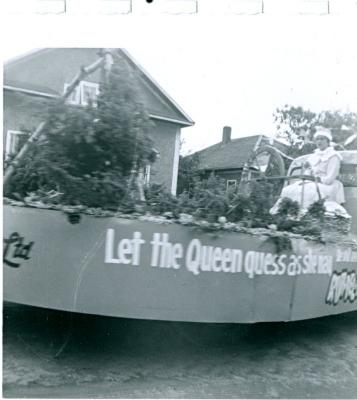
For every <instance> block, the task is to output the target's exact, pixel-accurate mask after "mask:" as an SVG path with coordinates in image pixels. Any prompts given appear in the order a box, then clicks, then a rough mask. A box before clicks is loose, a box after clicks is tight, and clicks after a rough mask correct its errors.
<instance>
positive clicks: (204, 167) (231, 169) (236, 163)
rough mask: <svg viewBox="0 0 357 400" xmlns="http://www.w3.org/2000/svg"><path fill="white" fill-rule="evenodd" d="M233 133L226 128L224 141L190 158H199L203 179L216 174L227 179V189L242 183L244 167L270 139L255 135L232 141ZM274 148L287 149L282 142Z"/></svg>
mask: <svg viewBox="0 0 357 400" xmlns="http://www.w3.org/2000/svg"><path fill="white" fill-rule="evenodd" d="M231 133H232V129H231V127H229V126H225V127H224V128H223V132H222V140H221V141H220V142H219V143H216V144H214V145H212V146H210V147H207V148H205V149H203V150H200V151H198V152H196V153H194V154H192V155H190V156H188V157H193V156H196V157H197V160H198V164H197V168H198V170H199V171H200V175H201V176H202V177H203V178H207V177H208V176H209V175H210V174H212V173H214V174H215V175H216V176H219V177H221V178H223V179H225V181H226V184H227V187H230V186H234V187H236V186H237V185H238V183H239V181H240V178H241V175H242V171H243V168H244V165H245V164H246V163H247V161H248V159H249V158H250V156H251V155H252V153H253V152H254V151H255V150H256V149H258V147H260V146H263V145H266V144H269V138H268V137H266V136H264V135H254V136H247V137H242V138H238V139H232V138H231ZM274 146H275V147H278V148H279V149H280V150H282V151H284V150H286V148H287V146H286V145H284V144H283V143H280V142H278V143H277V142H275V144H274Z"/></svg>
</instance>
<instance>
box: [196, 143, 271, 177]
mask: <svg viewBox="0 0 357 400" xmlns="http://www.w3.org/2000/svg"><path fill="white" fill-rule="evenodd" d="M260 137H262V135H254V136H247V137H243V138H238V139H232V140H230V141H229V142H228V143H226V144H225V143H223V142H220V143H216V144H214V145H213V146H210V147H207V148H206V149H203V150H200V151H198V152H196V153H194V154H195V155H196V154H197V155H198V157H199V165H198V168H199V169H201V170H222V169H236V168H243V167H244V164H245V163H246V162H247V161H248V158H249V156H250V155H251V153H252V151H253V150H254V149H255V146H256V145H257V143H258V140H259V138H260ZM265 139H266V138H265ZM258 144H259V143H258ZM192 156H193V154H192V155H191V156H190V157H192Z"/></svg>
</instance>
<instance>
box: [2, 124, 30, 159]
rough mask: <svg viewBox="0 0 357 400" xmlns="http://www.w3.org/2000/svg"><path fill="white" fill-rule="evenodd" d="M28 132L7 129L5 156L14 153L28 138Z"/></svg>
mask: <svg viewBox="0 0 357 400" xmlns="http://www.w3.org/2000/svg"><path fill="white" fill-rule="evenodd" d="M28 136H29V135H28V133H26V132H21V131H10V130H9V131H7V133H6V144H5V157H6V158H7V157H9V156H11V155H15V154H16V153H18V151H19V150H20V149H21V147H22V146H23V145H24V144H25V142H26V140H27V139H28Z"/></svg>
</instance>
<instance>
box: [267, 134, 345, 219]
mask: <svg viewBox="0 0 357 400" xmlns="http://www.w3.org/2000/svg"><path fill="white" fill-rule="evenodd" d="M314 141H315V143H316V146H317V149H316V150H315V151H314V153H312V154H311V155H309V156H308V158H307V161H306V162H305V164H304V165H303V171H302V174H303V175H311V176H313V177H315V178H316V179H315V180H314V181H309V180H305V181H301V180H300V181H297V182H294V183H292V184H291V185H288V186H286V187H285V188H284V189H283V190H282V193H281V196H280V198H279V200H278V201H277V202H276V204H275V205H274V206H273V208H272V209H271V210H270V212H271V213H272V214H276V213H277V211H278V209H279V204H280V201H281V199H282V198H284V197H288V198H290V199H292V200H294V201H297V202H298V203H299V204H300V206H301V209H302V211H306V210H307V208H308V207H309V206H310V205H311V204H313V203H314V202H316V201H318V200H319V199H320V196H321V198H322V199H325V200H326V202H325V205H326V204H327V205H328V207H326V208H328V209H329V210H328V211H335V210H336V211H337V210H339V211H342V213H343V210H344V208H343V207H341V206H340V205H341V204H342V203H344V202H345V196H344V191H343V185H342V183H341V182H340V181H339V180H337V177H338V175H339V173H340V165H341V160H342V157H341V155H340V154H339V153H338V152H337V151H335V150H334V149H333V147H331V146H330V143H331V141H332V135H331V132H330V130H329V129H326V128H323V127H318V128H317V130H316V133H315V134H314ZM319 193H320V195H319Z"/></svg>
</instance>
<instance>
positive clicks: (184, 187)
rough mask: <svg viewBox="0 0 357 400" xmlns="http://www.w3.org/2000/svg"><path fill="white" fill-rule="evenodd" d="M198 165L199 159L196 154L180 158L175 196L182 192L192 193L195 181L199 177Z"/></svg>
mask: <svg viewBox="0 0 357 400" xmlns="http://www.w3.org/2000/svg"><path fill="white" fill-rule="evenodd" d="M199 163H200V159H199V155H198V154H197V153H196V154H193V155H190V156H186V157H182V156H180V161H179V170H178V178H177V194H180V193H183V192H184V191H187V192H191V191H192V189H193V187H194V185H195V181H196V180H197V179H198V178H199V177H200V171H199V168H198V167H199Z"/></svg>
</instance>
